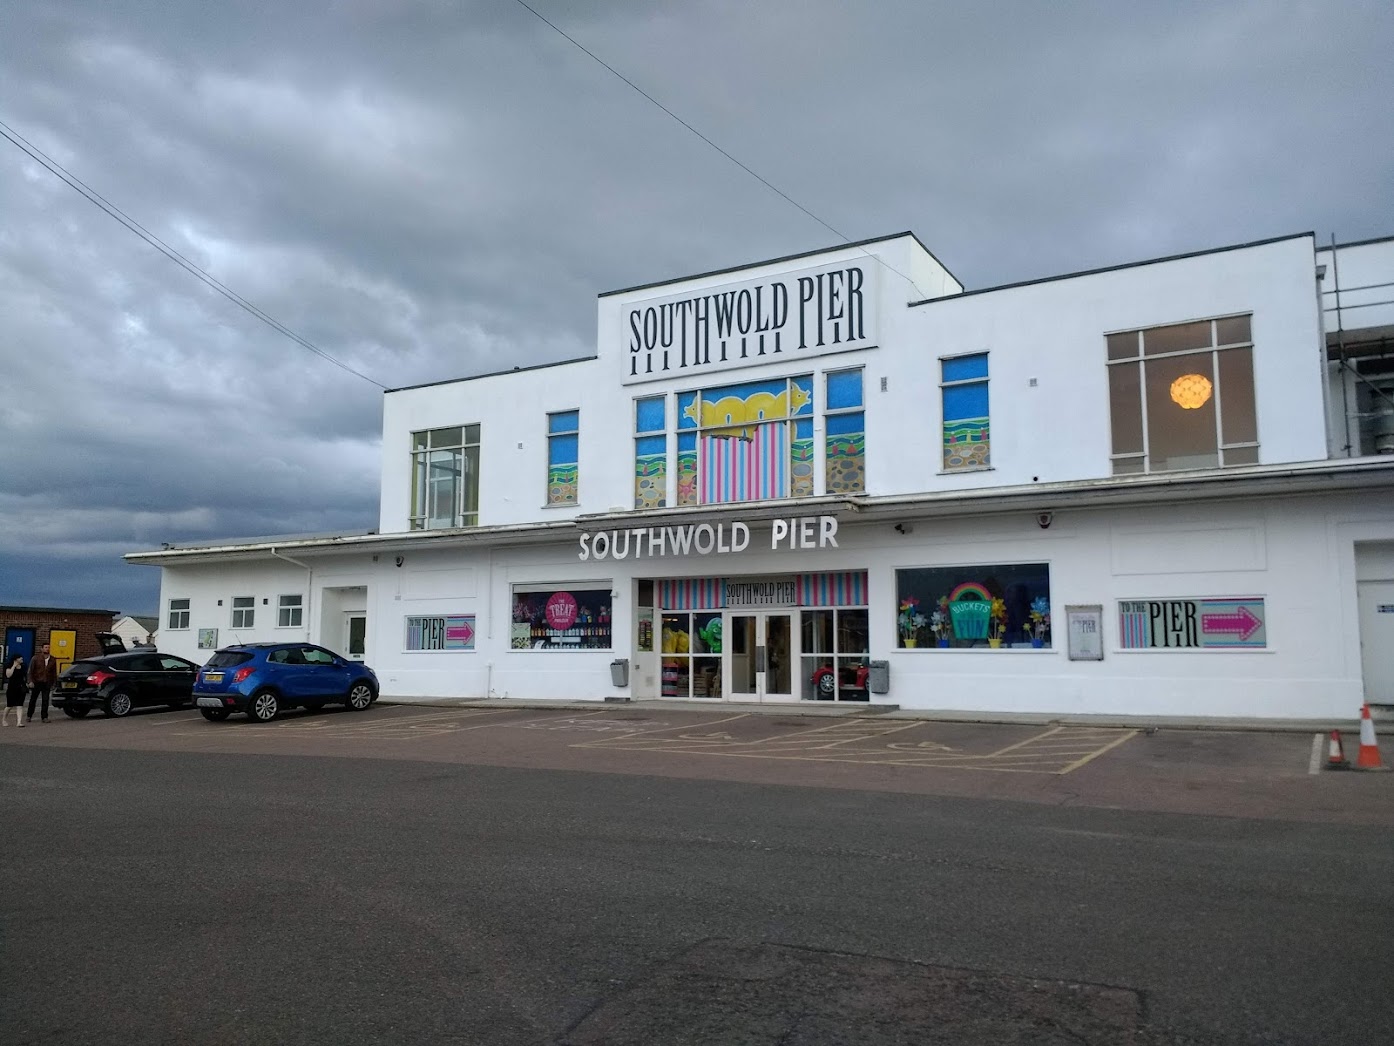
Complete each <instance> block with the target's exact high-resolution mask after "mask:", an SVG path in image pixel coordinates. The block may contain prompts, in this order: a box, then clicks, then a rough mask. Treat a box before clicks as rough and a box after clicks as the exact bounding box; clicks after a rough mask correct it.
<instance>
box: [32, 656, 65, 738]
mask: <svg viewBox="0 0 1394 1046" xmlns="http://www.w3.org/2000/svg"><path fill="white" fill-rule="evenodd" d="M57 681H58V662H57V661H55V660H54V659H53V655H52V654H50V653H49V652H48V644H47V643H45V644H44V645H43V646H42V647H40V648H39V652H38V654H36V655H35V656H34V660H32V661H30V662H29V720H30V722H33V720H34V705H35V704H36V703H37V702H38V700H39V695H40V694H42V695H43V699H44V703H43V718H42V719H41V720H40V722H44V723H47V722H48V695H49V691H51V690H52V689H53V684H54V683H56V682H57Z"/></svg>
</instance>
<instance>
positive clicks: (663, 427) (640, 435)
mask: <svg viewBox="0 0 1394 1046" xmlns="http://www.w3.org/2000/svg"><path fill="white" fill-rule="evenodd" d="M648 403H657V404H658V406H659V412H660V413H661V415H662V418H661V419H660V422H659V426H658V428H656V429H652V428H643V427H642V422H641V421H640V415H641V413H642V412H643V408H644V405H645V404H648ZM668 413H669V412H668V394H667V393H666V392H660V393H659V394H658V395H656V396H635V397H634V404H633V417H634V457H633V461H632V464H633V466H634V490H633V495H634V498H633V500H634V507H635V508H636V509H654V508H667V506H668V473H669V464H670V461H671V458H672V445H671V444H670V441H669V438H668ZM654 440H661V441H662V443H663V451H662V454H661V456H662V460H663V472H662V483H661V484H658V485H657V493H658V497H657V501H656V503H654V504H643V503H642V499H641V497H640V495H639V481H640V476H639V471H638V470H639V459H640V458H643V457H654V456H657V455H654V454H644V453H643V452H642V451H641V449H640V445H641V444H643V443H647V442H652V441H654Z"/></svg>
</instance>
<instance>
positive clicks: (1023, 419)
mask: <svg viewBox="0 0 1394 1046" xmlns="http://www.w3.org/2000/svg"><path fill="white" fill-rule="evenodd" d="M865 250H866V251H870V252H872V253H874V254H876V255H877V256H878V257H881V258H884V259H885V261H886V266H887V267H886V268H883V269H882V270H880V272H879V280H878V283H877V308H878V319H879V324H880V339H879V345H878V346H877V347H873V348H866V349H861V350H857V351H851V352H843V353H838V354H834V355H823V356H816V357H812V358H809V359H801V358H797V357H796V358H795V359H794V360H792V361H790V362H787V363H777V364H763V365H760V366H751V367H742V368H739V369H732V370H722V371H719V372H715V373H707V374H697V375H692V376H690V377H688V378H687V379H685V380H680V381H671V382H664V381H654V382H650V383H644V384H630V385H624V384H622V383H621V382H622V378H623V377H624V374H625V369H626V367H627V365H628V353H627V348H626V346H627V337H628V333H627V329H626V328H625V326H624V321H623V317H624V315H625V314H626V309H627V308H628V307H630V306H632V305H635V304H637V303H640V302H644V301H648V300H652V299H655V298H661V297H666V296H670V295H672V294H674V293H677V292H681V293H683V294H689V293H691V294H696V293H700V292H702V291H704V290H707V289H710V288H715V287H721V286H726V285H730V284H732V283H738V282H744V281H747V280H752V279H759V278H764V277H767V276H770V275H773V274H778V273H780V272H788V271H796V270H801V269H807V268H809V267H810V266H812V265H814V264H817V265H820V266H821V265H825V264H836V263H841V262H844V261H857V260H860V261H861V262H865V260H866V255H865V253H864V251H863V250H861V249H855V250H854V249H844V250H842V251H831V252H828V253H826V254H823V255H819V256H818V257H817V258H815V259H807V258H805V259H798V260H795V261H792V262H787V263H784V264H782V265H780V266H762V267H756V268H753V269H749V270H742V271H740V272H738V273H726V274H723V275H719V276H711V277H706V278H704V279H699V280H689V281H686V282H683V283H680V284H670V285H665V286H664V287H662V288H650V289H647V290H642V291H635V292H631V293H629V294H620V295H611V296H606V297H602V298H601V299H600V304H599V314H598V324H597V346H598V351H599V357H598V358H597V359H594V360H587V361H583V362H577V363H572V364H566V365H561V366H554V367H545V368H539V369H535V370H528V371H520V372H518V373H508V374H503V375H498V376H494V377H486V378H479V379H475V380H468V381H459V382H452V383H448V384H442V385H436V386H431V387H428V388H421V389H414V390H404V391H401V392H396V393H392V394H390V395H388V396H387V397H386V408H385V411H384V433H383V487H382V517H381V527H380V529H381V530H382V532H384V533H390V532H394V531H401V530H404V529H406V526H407V515H408V502H409V497H410V483H411V480H410V449H409V448H410V433H411V432H413V431H419V430H421V429H425V428H432V427H437V426H454V425H459V424H467V423H475V422H478V423H480V425H481V430H482V449H481V496H480V523H481V525H492V524H515V523H524V522H532V521H539V520H552V519H566V518H570V517H573V516H575V515H577V514H583V513H586V514H594V513H598V512H608V511H614V510H627V509H629V508H630V507H631V506H632V504H633V411H634V407H633V401H634V399H635V398H636V397H640V396H646V395H654V394H656V393H662V392H669V393H676V392H679V391H685V390H687V389H691V388H698V387H702V386H704V385H705V386H710V385H712V384H714V383H717V382H720V383H727V382H738V381H756V380H761V379H768V378H771V377H780V376H784V375H790V374H803V373H808V372H810V371H812V372H813V373H814V374H815V376H816V377H815V388H816V389H817V390H818V392H817V393H816V397H817V398H816V400H815V402H821V376H822V374H823V373H824V372H826V371H828V370H833V369H838V368H842V367H847V366H855V365H862V366H863V367H864V368H865V379H864V389H865V396H866V402H867V422H866V423H867V470H868V471H867V482H868V493H869V494H871V495H895V494H905V493H914V492H919V491H926V490H960V489H963V490H966V489H974V488H982V487H990V486H1001V485H1013V484H1023V483H1026V484H1029V483H1032V482H1042V483H1045V482H1052V481H1064V480H1081V479H1092V478H1098V477H1106V476H1109V475H1110V474H1111V465H1110V461H1109V454H1110V450H1111V431H1110V420H1109V400H1108V376H1107V371H1106V367H1105V359H1106V355H1105V341H1104V335H1105V333H1107V332H1111V331H1118V330H1131V329H1136V328H1142V327H1149V326H1154V325H1160V324H1169V323H1179V322H1184V321H1187V320H1195V319H1203V318H1209V317H1214V316H1223V315H1230V314H1234V313H1244V312H1252V313H1253V337H1254V344H1255V351H1254V361H1255V362H1254V370H1255V374H1254V384H1255V396H1256V399H1257V403H1258V424H1259V442H1260V450H1259V457H1260V461H1261V462H1262V463H1263V464H1274V463H1284V462H1296V461H1311V460H1321V459H1324V458H1325V457H1326V456H1327V452H1326V446H1327V444H1326V432H1325V426H1326V419H1325V417H1324V411H1323V381H1322V364H1321V355H1320V353H1321V334H1320V328H1319V318H1318V312H1317V305H1316V289H1315V270H1314V261H1313V244H1312V239H1311V237H1310V236H1300V237H1293V238H1289V239H1286V240H1281V241H1277V242H1274V243H1269V244H1264V245H1260V246H1253V247H1246V248H1240V249H1234V250H1226V251H1220V252H1216V253H1211V254H1204V255H1199V256H1195V257H1190V258H1184V259H1179V260H1175V261H1169V262H1158V263H1151V264H1146V265H1138V266H1134V267H1129V268H1122V269H1114V270H1110V271H1106V272H1101V273H1096V274H1093V275H1085V276H1077V277H1070V278H1067V279H1059V280H1049V281H1045V282H1040V283H1034V284H1030V285H1026V286H1020V287H1012V288H1005V289H1001V290H997V291H989V292H984V293H980V294H962V295H958V294H954V293H950V294H949V295H948V296H947V297H944V298H942V299H938V300H934V301H929V302H924V303H922V304H918V305H916V306H915V307H913V308H908V307H907V304H908V299H909V295H910V293H911V292H913V291H914V290H915V289H914V288H912V287H910V285H909V284H908V283H907V282H906V281H905V280H904V279H902V278H901V277H900V276H899V275H897V273H905V274H906V275H913V276H915V277H916V280H917V283H918V284H919V285H920V286H921V287H926V288H934V289H938V290H947V291H950V292H952V291H954V290H956V288H957V284H956V283H954V282H953V280H952V277H950V276H949V275H948V274H947V273H946V272H945V271H944V270H943V269H942V268H941V267H940V266H938V264H937V263H936V262H934V261H933V260H932V259H931V258H930V256H929V255H928V254H927V253H925V252H924V251H923V250H922V249H921V248H920V247H919V246H918V244H916V242H915V241H914V240H913V239H912V238H909V237H902V238H899V239H895V240H890V241H885V242H882V243H878V244H873V245H870V246H868V247H867V248H866V249H865ZM892 270H894V271H892ZM978 351H986V352H988V353H989V366H990V371H991V384H990V396H991V417H992V422H991V425H992V434H991V439H992V469H991V470H988V471H982V472H973V473H957V474H949V475H941V474H940V468H941V459H940V450H939V447H940V441H941V439H942V437H941V428H940V426H941V421H942V418H941V409H940V402H941V400H940V389H939V357H940V356H944V355H957V354H962V353H966V352H978ZM1031 379H1035V381H1036V384H1035V385H1034V386H1032V385H1031V383H1030V382H1031ZM883 380H884V381H885V385H886V391H884V392H882V391H881V382H882V381H883ZM577 408H579V409H580V412H581V436H580V480H579V487H580V495H579V497H580V504H579V506H577V507H574V508H547V507H545V501H546V489H545V487H546V483H545V481H546V453H547V448H546V435H545V429H546V415H547V413H548V412H551V411H562V410H571V409H577ZM674 412H675V407H674V400H673V396H672V395H670V396H669V419H670V428H671V427H672V418H673V416H674ZM815 435H816V437H817V438H816V444H817V446H818V447H820V448H821V446H822V442H823V441H822V439H821V435H822V426H821V418H820V419H818V422H817V423H816V426H815ZM672 446H673V445H672V443H671V441H670V460H671V454H672ZM818 472H819V477H818V482H819V484H820V485H819V487H818V492H819V493H822V487H821V482H822V476H821V472H822V470H821V469H819V470H818ZM671 482H672V480H671V469H670V485H671ZM673 503H674V502H673V500H672V499H670V501H669V504H670V505H671V504H673Z"/></svg>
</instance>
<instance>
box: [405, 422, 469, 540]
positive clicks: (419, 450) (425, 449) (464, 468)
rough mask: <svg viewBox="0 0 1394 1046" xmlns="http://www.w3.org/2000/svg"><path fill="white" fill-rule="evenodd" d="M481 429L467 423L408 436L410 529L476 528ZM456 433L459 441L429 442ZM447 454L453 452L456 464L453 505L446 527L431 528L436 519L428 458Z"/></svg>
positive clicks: (419, 430) (408, 524)
mask: <svg viewBox="0 0 1394 1046" xmlns="http://www.w3.org/2000/svg"><path fill="white" fill-rule="evenodd" d="M482 429H483V426H482V425H481V423H479V422H466V423H462V424H460V425H438V426H436V427H435V428H431V429H417V430H415V431H413V432H412V433H411V450H410V461H411V493H410V501H409V502H408V516H407V528H408V529H409V530H462V529H466V528H469V527H477V526H479V502H480V482H479V475H480V472H481V457H482V446H483V432H482ZM456 430H458V431H459V433H460V436H459V442H453V441H446V440H445V438H444V436H442V437H441V439H442V442H441V443H439V444H438V443H435V442H434V441H433V439H432V437H433V436H435V435H436V434H438V433H450V432H453V431H456ZM471 437H472V438H471ZM447 452H451V453H454V455H455V460H456V461H458V462H459V471H458V473H457V475H458V479H457V487H456V490H455V495H454V504H453V505H452V506H451V516H450V523H449V525H447V526H441V525H439V524H436V525H432V524H433V522H434V520H435V517H433V516H432V515H431V512H430V505H431V477H430V472H429V470H430V467H431V464H432V462H431V455H432V454H434V453H447ZM471 452H473V453H471Z"/></svg>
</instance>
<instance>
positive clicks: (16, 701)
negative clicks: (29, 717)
mask: <svg viewBox="0 0 1394 1046" xmlns="http://www.w3.org/2000/svg"><path fill="white" fill-rule="evenodd" d="M27 689H29V687H28V677H27V674H26V673H25V671H24V658H22V657H20V656H19V655H18V654H16V655H15V656H14V660H13V661H11V662H10V663H9V664H8V665H6V666H5V711H4V714H3V715H0V726H9V725H10V723H9V719H10V709H11V708H13V709H14V710H15V722H17V723H18V724H19V725H20V726H23V725H24V692H25V691H26V690H27Z"/></svg>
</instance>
